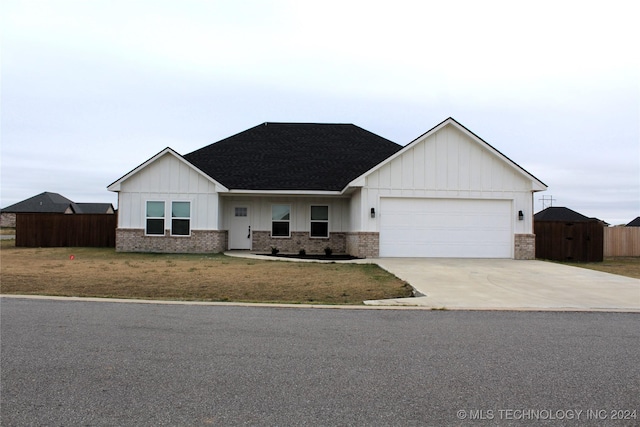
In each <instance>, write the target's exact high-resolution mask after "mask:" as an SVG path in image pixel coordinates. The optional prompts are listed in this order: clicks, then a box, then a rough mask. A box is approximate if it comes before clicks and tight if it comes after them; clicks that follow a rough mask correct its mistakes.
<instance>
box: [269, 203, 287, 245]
mask: <svg viewBox="0 0 640 427" xmlns="http://www.w3.org/2000/svg"><path fill="white" fill-rule="evenodd" d="M274 206H289V219H288V220H284V219H283V220H276V219H273V207H274ZM291 216H292V214H291V204H290V203H272V204H271V231H270V232H269V236H270V237H271V238H272V239H290V238H291ZM274 222H288V223H289V235H287V236H274V235H273V223H274Z"/></svg>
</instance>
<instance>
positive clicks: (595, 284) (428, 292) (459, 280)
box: [365, 258, 640, 312]
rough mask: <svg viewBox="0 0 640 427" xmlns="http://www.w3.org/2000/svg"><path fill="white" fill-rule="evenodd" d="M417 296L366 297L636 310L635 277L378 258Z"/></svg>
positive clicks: (492, 262)
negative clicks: (414, 290)
mask: <svg viewBox="0 0 640 427" xmlns="http://www.w3.org/2000/svg"><path fill="white" fill-rule="evenodd" d="M372 261H374V262H375V263H377V264H378V265H380V267H382V268H384V269H385V270H387V271H389V272H391V273H393V274H395V275H396V276H397V277H399V278H401V279H402V280H405V281H407V282H408V283H410V284H411V286H413V287H414V288H415V289H416V291H417V292H419V293H420V294H422V295H424V296H422V297H418V298H401V299H393V300H379V301H366V302H365V304H370V305H390V304H391V305H420V306H426V307H432V308H446V309H483V310H484V309H487V310H488V309H497V310H505V309H516V310H519V309H521V310H577V311H582V310H586V311H633V312H640V280H639V279H632V278H629V277H623V276H618V275H614V274H608V273H602V272H598V271H593V270H587V269H584V268H578V267H570V266H566V265H561V264H556V263H551V262H545V261H520V260H510V259H450V258H380V259H377V260H372Z"/></svg>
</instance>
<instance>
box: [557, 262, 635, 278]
mask: <svg viewBox="0 0 640 427" xmlns="http://www.w3.org/2000/svg"><path fill="white" fill-rule="evenodd" d="M563 264H567V265H572V266H574V267H582V268H588V269H591V270H597V271H604V272H605V273H612V274H619V275H620V276H628V277H633V278H636V279H640V258H638V257H611V258H605V259H604V261H603V262H582V263H578V262H575V263H569V262H563Z"/></svg>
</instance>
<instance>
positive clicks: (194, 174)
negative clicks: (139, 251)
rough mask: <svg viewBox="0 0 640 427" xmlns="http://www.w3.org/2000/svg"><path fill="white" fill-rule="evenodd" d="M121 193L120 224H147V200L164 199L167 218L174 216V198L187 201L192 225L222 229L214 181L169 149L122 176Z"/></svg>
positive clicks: (119, 225) (129, 226)
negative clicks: (219, 223)
mask: <svg viewBox="0 0 640 427" xmlns="http://www.w3.org/2000/svg"><path fill="white" fill-rule="evenodd" d="M118 197H119V200H118V204H119V206H120V209H119V214H118V227H119V228H144V227H145V221H146V217H145V216H146V202H147V201H164V202H165V217H166V218H171V202H172V201H188V202H191V229H193V230H217V229H219V228H218V218H219V202H218V193H217V192H216V184H215V182H213V181H211V180H209V179H207V178H206V177H205V176H203V175H202V174H201V173H199V172H198V171H197V170H196V169H194V168H192V167H190V166H189V165H188V164H187V163H185V162H184V161H182V160H180V159H178V158H177V157H175V156H174V155H172V154H170V153H167V154H165V155H164V156H162V157H160V158H158V159H156V160H155V161H153V162H151V163H149V164H148V165H146V166H145V167H143V168H142V169H141V170H139V171H137V173H135V174H133V175H132V176H131V177H129V178H128V179H125V180H123V181H122V182H121V183H120V192H119V195H118Z"/></svg>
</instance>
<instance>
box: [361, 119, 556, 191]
mask: <svg viewBox="0 0 640 427" xmlns="http://www.w3.org/2000/svg"><path fill="white" fill-rule="evenodd" d="M445 126H454V127H455V128H457V129H458V130H460V131H461V132H462V133H464V134H466V135H467V136H468V137H470V138H471V139H472V140H474V141H476V142H477V143H479V144H481V145H483V146H484V147H486V148H487V149H488V150H489V151H491V152H492V153H494V154H495V155H497V156H498V157H500V158H502V160H504V161H505V162H506V163H507V164H509V165H510V166H511V167H512V168H514V169H515V170H516V171H517V172H518V173H520V174H521V175H524V176H525V177H527V178H528V179H530V180H531V182H532V184H533V187H534V189H533V191H544V190H546V189H547V185H546V184H545V183H544V182H542V181H540V180H539V179H538V178H536V177H535V176H533V174H531V173H530V172H528V171H527V170H525V169H524V168H523V167H522V166H520V165H519V164H517V163H516V162H514V161H513V160H511V159H510V158H509V157H507V156H505V155H504V154H502V153H501V152H500V151H498V150H497V149H496V148H495V147H493V146H492V145H491V144H489V143H488V142H486V141H485V140H483V139H482V138H480V137H479V136H478V135H476V134H475V133H473V132H471V131H470V130H469V129H467V128H466V127H465V126H463V125H462V124H460V123H459V122H458V121H457V120H456V119H454V118H453V117H449V118H447V119H445V120H443V121H442V122H440V123H439V124H437V125H436V126H434V127H432V128H431V129H429V130H428V131H426V132H425V133H423V134H422V135H420V136H419V137H417V138H416V139H414V140H413V141H411V142H410V143H409V144H407V145H405V146H404V147H402V149H401V150H399V151H398V152H397V153H394V154H393V155H391V156H389V157H388V158H387V159H385V160H384V161H383V162H381V163H379V164H377V165H374V167H373V168H371V169H370V170H368V171H366V172H365V173H364V174H362V175H360V176H358V177H357V178H356V179H354V180H353V181H352V182H351V184H352V185H355V186H358V185H361V183H362V180H363V178H364V177H366V176H367V175H369V174H370V173H372V172H374V171H376V170H378V169H380V168H381V167H383V166H384V165H385V164H387V163H389V162H391V161H392V160H393V159H395V158H396V157H399V156H401V155H402V154H403V153H404V152H406V151H407V150H410V149H412V148H413V146H414V145H415V144H417V143H419V142H420V141H423V140H425V139H426V138H428V137H429V136H431V135H433V134H434V133H436V132H438V131H439V130H441V129H442V128H444V127H445Z"/></svg>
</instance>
